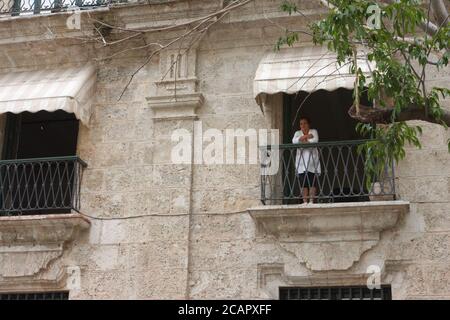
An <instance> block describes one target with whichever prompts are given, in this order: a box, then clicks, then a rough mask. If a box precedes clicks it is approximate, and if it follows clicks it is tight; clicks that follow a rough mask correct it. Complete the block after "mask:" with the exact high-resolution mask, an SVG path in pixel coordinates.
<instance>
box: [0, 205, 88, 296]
mask: <svg viewBox="0 0 450 320" xmlns="http://www.w3.org/2000/svg"><path fill="white" fill-rule="evenodd" d="M89 227H90V222H89V221H88V220H87V219H86V218H84V217H83V216H81V215H80V214H78V213H71V214H50V215H35V216H5V217H0V290H3V288H5V287H8V285H9V284H10V283H16V284H17V285H24V286H26V284H30V285H31V284H33V283H34V284H36V282H38V283H39V282H40V281H41V282H42V283H41V284H42V285H44V284H48V283H53V284H55V283H59V282H61V280H62V279H64V278H66V271H65V270H59V271H57V272H56V274H54V279H41V277H40V274H41V273H42V272H43V271H46V270H47V269H48V267H49V266H50V265H51V264H52V263H56V262H57V260H58V259H59V258H60V257H61V256H62V255H63V251H64V246H65V244H66V243H68V242H71V241H72V240H74V239H75V238H76V237H77V235H78V232H79V231H81V230H85V229H88V228H89Z"/></svg>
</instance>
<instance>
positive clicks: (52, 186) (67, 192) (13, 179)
mask: <svg viewBox="0 0 450 320" xmlns="http://www.w3.org/2000/svg"><path fill="white" fill-rule="evenodd" d="M86 166H87V164H86V163H85V162H83V161H82V160H81V159H79V158H78V157H76V156H74V157H59V158H40V159H23V160H1V161H0V216H2V215H32V214H48V213H68V212H70V211H71V210H75V211H78V212H79V210H80V202H81V201H80V187H81V179H82V174H83V169H84V168H85V167H86Z"/></svg>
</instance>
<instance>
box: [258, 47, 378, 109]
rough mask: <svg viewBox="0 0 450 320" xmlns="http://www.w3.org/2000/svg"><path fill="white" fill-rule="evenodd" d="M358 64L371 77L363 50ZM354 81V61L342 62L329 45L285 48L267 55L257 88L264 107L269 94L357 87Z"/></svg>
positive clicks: (259, 70)
mask: <svg viewBox="0 0 450 320" xmlns="http://www.w3.org/2000/svg"><path fill="white" fill-rule="evenodd" d="M358 67H360V68H361V70H362V71H363V72H364V74H365V75H366V77H369V78H370V70H371V69H373V68H372V67H371V65H370V62H369V61H368V60H367V56H366V54H365V53H364V52H363V51H359V52H358ZM369 80H370V79H369ZM354 82H355V76H354V75H353V74H352V73H351V71H350V63H343V64H342V65H339V64H338V63H337V60H336V54H335V53H333V52H330V51H328V49H327V48H326V47H321V46H313V47H298V48H283V49H281V50H280V51H273V50H272V51H271V52H269V53H268V54H266V56H265V57H263V59H262V60H261V62H260V64H259V66H258V69H257V71H256V76H255V81H254V85H253V90H254V94H255V98H256V101H257V103H258V104H259V105H260V106H261V105H262V102H263V98H264V95H266V94H275V93H279V92H284V93H296V92H299V91H306V92H314V91H316V90H320V89H325V90H328V91H332V90H336V89H338V88H347V89H353V87H354Z"/></svg>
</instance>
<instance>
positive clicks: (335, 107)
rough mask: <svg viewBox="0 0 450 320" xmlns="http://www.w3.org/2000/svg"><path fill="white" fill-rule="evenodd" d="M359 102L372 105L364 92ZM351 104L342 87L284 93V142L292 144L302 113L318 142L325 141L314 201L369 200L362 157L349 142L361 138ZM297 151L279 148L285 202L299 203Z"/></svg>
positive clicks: (299, 187)
mask: <svg viewBox="0 0 450 320" xmlns="http://www.w3.org/2000/svg"><path fill="white" fill-rule="evenodd" d="M361 103H362V104H364V105H367V106H370V105H371V104H370V102H369V101H368V98H367V95H365V96H363V97H362V99H361ZM352 104H353V91H352V90H348V89H343V88H341V89H337V90H334V91H326V90H319V91H317V92H314V93H312V94H310V93H308V92H299V93H297V94H291V95H288V94H285V95H284V102H283V129H284V130H283V143H284V144H287V145H291V144H292V138H293V136H294V134H295V132H296V131H298V130H300V128H299V122H300V118H301V117H303V116H304V117H307V118H309V119H310V121H311V128H312V129H316V130H317V131H318V134H319V143H321V144H323V143H325V145H321V146H318V147H317V150H318V153H319V154H320V156H319V161H320V164H321V168H322V173H321V174H320V175H318V177H317V180H316V181H315V183H314V185H315V187H316V188H317V194H316V196H317V199H316V200H315V201H316V202H358V201H368V197H367V195H366V194H367V190H366V187H365V184H364V181H365V180H364V179H365V178H364V157H363V156H361V154H359V153H358V152H357V146H356V145H353V144H352V141H356V140H364V137H363V136H361V135H360V134H359V133H358V132H357V130H356V126H357V123H358V122H357V121H356V120H354V119H353V118H351V117H350V115H349V114H348V110H349V108H350V107H351V105H352ZM296 154H297V148H288V149H286V150H283V151H282V157H283V159H282V161H283V162H282V166H283V168H282V169H283V193H284V196H283V198H284V199H285V200H284V201H283V203H284V204H297V203H301V202H302V199H301V194H302V192H301V189H302V187H301V183H299V181H298V178H296V173H295V172H296V169H295V159H296Z"/></svg>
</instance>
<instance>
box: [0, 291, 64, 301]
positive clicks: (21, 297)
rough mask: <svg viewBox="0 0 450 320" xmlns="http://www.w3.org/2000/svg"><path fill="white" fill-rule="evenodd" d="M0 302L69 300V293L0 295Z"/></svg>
mask: <svg viewBox="0 0 450 320" xmlns="http://www.w3.org/2000/svg"><path fill="white" fill-rule="evenodd" d="M0 300H69V292H68V291H56V292H26V293H0Z"/></svg>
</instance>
